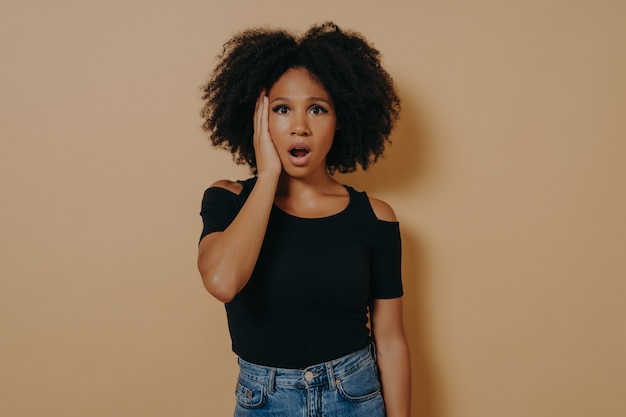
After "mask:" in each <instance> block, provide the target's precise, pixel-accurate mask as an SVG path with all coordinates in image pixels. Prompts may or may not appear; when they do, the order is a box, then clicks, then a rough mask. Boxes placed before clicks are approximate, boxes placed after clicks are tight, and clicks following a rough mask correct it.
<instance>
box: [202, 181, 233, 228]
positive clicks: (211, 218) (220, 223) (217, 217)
mask: <svg viewBox="0 0 626 417" xmlns="http://www.w3.org/2000/svg"><path fill="white" fill-rule="evenodd" d="M238 212H239V207H238V204H237V196H236V194H233V193H232V192H230V191H228V190H226V189H224V188H220V187H211V188H208V189H207V190H206V191H205V192H204V197H203V198H202V208H201V209H200V216H202V224H203V226H202V234H201V235H200V240H202V238H203V237H205V236H206V235H208V234H209V233H213V232H222V231H224V230H225V229H226V228H227V227H228V226H229V225H230V224H231V223H232V221H233V220H234V219H235V217H236V216H237V213H238Z"/></svg>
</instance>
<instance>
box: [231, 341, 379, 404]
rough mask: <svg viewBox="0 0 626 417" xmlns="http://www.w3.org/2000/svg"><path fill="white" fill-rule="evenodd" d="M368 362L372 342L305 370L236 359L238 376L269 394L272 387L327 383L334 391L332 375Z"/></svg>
mask: <svg viewBox="0 0 626 417" xmlns="http://www.w3.org/2000/svg"><path fill="white" fill-rule="evenodd" d="M370 361H376V349H375V347H374V344H373V343H371V344H370V345H369V346H368V347H366V348H363V349H360V350H357V351H356V352H353V353H350V354H348V355H345V356H342V357H341V358H339V359H335V360H332V361H329V362H324V363H320V364H317V365H312V366H309V367H306V368H304V369H284V368H272V367H268V366H262V365H256V364H253V363H250V362H246V361H245V360H243V359H241V358H238V363H239V376H240V377H242V378H247V379H250V380H253V381H256V382H259V383H262V384H264V385H266V387H267V390H268V393H270V394H271V393H273V392H274V387H282V388H297V389H307V388H310V387H314V386H319V385H324V384H327V385H328V388H329V389H330V390H334V389H335V378H337V377H338V378H341V377H343V376H346V375H349V374H351V373H352V372H355V371H356V370H358V369H359V368H361V367H362V366H363V365H365V364H367V363H369V362H370Z"/></svg>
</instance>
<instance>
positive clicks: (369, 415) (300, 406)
mask: <svg viewBox="0 0 626 417" xmlns="http://www.w3.org/2000/svg"><path fill="white" fill-rule="evenodd" d="M236 397H237V405H236V406H235V417H261V416H272V417H357V416H358V417H384V416H385V405H384V402H383V397H382V394H381V390H380V380H379V377H378V369H377V368H376V354H375V351H374V347H373V346H371V347H367V348H365V349H361V350H359V351H356V352H354V353H351V354H349V355H346V356H344V357H342V358H339V359H336V360H334V361H331V362H326V363H322V364H319V365H313V366H309V367H308V368H306V369H281V368H269V367H266V366H260V365H255V364H252V363H249V362H246V361H244V360H243V359H241V358H240V359H239V378H238V380H237V390H236Z"/></svg>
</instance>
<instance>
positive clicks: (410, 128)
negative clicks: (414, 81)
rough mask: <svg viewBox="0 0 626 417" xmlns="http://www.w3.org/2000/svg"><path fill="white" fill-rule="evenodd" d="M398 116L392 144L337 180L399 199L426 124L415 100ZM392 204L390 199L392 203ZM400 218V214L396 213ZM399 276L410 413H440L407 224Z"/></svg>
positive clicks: (415, 169)
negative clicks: (365, 166) (408, 354)
mask: <svg viewBox="0 0 626 417" xmlns="http://www.w3.org/2000/svg"><path fill="white" fill-rule="evenodd" d="M402 100H403V101H402V113H401V115H400V121H399V122H398V125H397V126H396V128H395V130H394V132H393V135H392V144H391V146H390V147H389V148H388V151H387V152H386V156H385V157H384V158H383V159H379V161H378V162H377V163H376V164H374V166H372V167H371V168H370V170H368V171H367V172H363V171H358V172H354V173H351V174H337V175H336V177H337V180H338V181H340V182H342V183H346V184H349V185H351V186H353V187H354V188H355V189H357V190H360V191H362V190H365V191H367V193H368V195H370V196H374V197H376V196H381V195H384V196H386V197H385V198H389V199H390V200H393V199H394V196H398V197H397V198H398V199H402V198H404V197H406V196H409V195H411V194H412V193H416V192H417V190H418V189H419V188H420V187H419V185H420V183H421V181H423V178H424V177H425V176H426V173H427V171H428V169H429V162H430V161H428V159H429V157H428V152H427V139H428V135H427V129H426V126H425V124H424V123H422V120H421V119H420V115H421V112H420V111H419V110H418V108H417V106H416V105H415V103H413V102H411V101H410V100H408V99H407V98H406V97H403V98H402ZM392 205H393V204H392ZM399 220H400V222H401V224H402V219H399ZM402 250H403V265H402V273H403V277H404V293H405V295H404V314H405V318H404V321H405V329H406V335H407V339H408V342H409V346H410V349H411V366H412V372H411V373H412V383H413V389H412V407H411V408H412V410H411V415H412V416H414V417H437V416H440V415H441V414H440V407H439V406H438V404H439V401H438V394H437V384H436V381H435V370H434V369H433V362H432V360H431V357H430V354H429V350H428V346H429V345H431V343H430V342H429V341H428V340H427V337H428V335H429V333H430V332H429V329H428V327H427V325H428V323H427V317H426V309H425V306H424V291H423V289H424V284H425V283H424V279H425V275H426V274H425V272H426V265H425V263H426V261H427V257H426V256H424V252H425V246H424V245H423V244H422V243H421V242H420V239H419V237H417V236H416V235H415V233H413V232H412V231H411V230H408V229H407V228H403V229H402Z"/></svg>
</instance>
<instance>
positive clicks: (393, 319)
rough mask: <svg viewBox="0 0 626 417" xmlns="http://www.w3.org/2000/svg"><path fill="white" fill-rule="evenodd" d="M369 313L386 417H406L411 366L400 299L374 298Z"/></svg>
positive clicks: (409, 397) (408, 409)
mask: <svg viewBox="0 0 626 417" xmlns="http://www.w3.org/2000/svg"><path fill="white" fill-rule="evenodd" d="M371 316H372V317H371V318H372V333H373V336H374V342H375V344H376V352H377V354H378V361H377V363H378V369H379V371H380V379H381V384H382V389H383V399H384V400H385V409H386V411H387V417H409V416H410V414H411V365H410V358H409V347H408V344H407V341H406V336H405V334H404V325H403V323H402V298H392V299H376V300H374V301H373V305H372V311H371Z"/></svg>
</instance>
